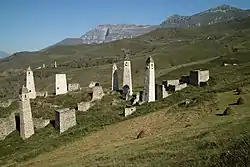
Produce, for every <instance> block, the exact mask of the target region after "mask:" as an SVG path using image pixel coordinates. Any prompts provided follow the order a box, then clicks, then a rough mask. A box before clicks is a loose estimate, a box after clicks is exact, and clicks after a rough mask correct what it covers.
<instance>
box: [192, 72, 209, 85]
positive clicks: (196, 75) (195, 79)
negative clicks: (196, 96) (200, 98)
mask: <svg viewBox="0 0 250 167" xmlns="http://www.w3.org/2000/svg"><path fill="white" fill-rule="evenodd" d="M208 80H209V70H192V71H190V75H189V84H191V85H194V86H199V85H200V83H201V82H207V81H208Z"/></svg>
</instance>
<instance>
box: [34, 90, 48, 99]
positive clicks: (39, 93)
mask: <svg viewBox="0 0 250 167" xmlns="http://www.w3.org/2000/svg"><path fill="white" fill-rule="evenodd" d="M36 96H38V97H45V98H46V97H47V96H48V92H47V91H44V92H36Z"/></svg>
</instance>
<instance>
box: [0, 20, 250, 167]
mask: <svg viewBox="0 0 250 167" xmlns="http://www.w3.org/2000/svg"><path fill="white" fill-rule="evenodd" d="M249 23H250V22H249V20H246V21H241V23H232V24H229V25H224V24H223V25H214V26H209V27H205V28H199V29H196V31H195V29H192V30H191V29H180V30H179V29H176V30H171V29H158V30H156V31H154V32H151V33H149V34H147V35H145V36H142V37H140V38H137V39H132V40H131V41H129V40H124V41H117V42H114V43H111V44H110V46H112V45H113V47H114V48H113V52H114V54H115V53H116V52H115V49H117V52H119V51H120V49H121V48H122V47H124V46H125V45H122V44H121V43H126V42H127V45H126V46H128V45H131V47H133V48H134V50H136V48H137V47H136V45H138V47H141V46H145V48H144V49H142V50H140V51H135V52H136V53H137V54H136V55H135V56H134V57H133V58H132V68H133V69H132V70H133V74H134V75H133V83H134V84H135V86H134V87H135V88H138V87H141V86H142V85H143V82H142V81H143V77H144V76H143V70H144V64H145V62H144V61H145V59H146V57H147V56H149V55H152V56H153V58H154V60H155V63H156V76H157V82H160V81H162V80H163V79H171V78H177V77H178V78H179V77H180V76H181V75H185V74H187V73H188V71H189V70H191V69H197V68H207V69H209V70H210V73H211V79H210V82H209V86H206V87H202V88H198V87H192V86H189V87H188V88H187V89H184V90H183V91H181V92H179V93H174V94H173V95H172V96H170V97H168V98H166V99H164V100H162V101H157V102H154V103H150V104H145V105H142V106H139V107H138V108H137V111H136V112H135V113H134V114H133V115H131V116H130V117H128V118H124V117H123V116H121V115H120V114H121V113H122V112H123V108H124V106H125V104H124V103H121V104H119V105H118V106H112V105H111V101H112V100H113V99H114V98H119V95H118V94H114V95H107V96H105V98H104V99H103V100H102V101H101V102H99V103H98V104H97V105H96V106H94V107H93V108H92V109H90V111H89V112H77V126H75V127H74V128H71V129H70V130H68V131H66V132H65V133H63V134H59V133H58V132H57V131H56V130H55V129H54V128H53V126H52V125H49V126H47V127H46V128H44V129H41V130H38V131H36V133H35V134H34V135H33V136H32V137H31V138H30V139H28V140H26V141H23V140H21V138H20V137H19V133H18V132H17V131H16V132H13V133H12V134H11V135H10V136H8V137H7V138H6V139H5V140H4V141H1V142H0V150H1V151H0V165H1V166H2V165H7V164H12V165H15V164H20V163H21V164H22V165H23V166H48V165H51V166H63V165H64V166H69V165H72V166H81V165H83V166H98V165H104V166H225V167H226V166H227V167H228V166H237V165H238V166H244V165H245V166H246V165H249V161H247V160H248V159H249V151H250V147H249V145H250V141H249V137H250V133H249V127H250V126H249V123H250V122H249V116H250V115H249V112H248V109H249V107H250V106H249V104H248V101H249V100H250V94H249V93H250V92H249V91H250V86H249V85H250V73H249V70H250V57H249V54H250V46H249V42H250V41H249V39H250V38H249V34H248V33H245V32H248V31H249V29H248V28H249V27H250V26H248V27H247V25H249ZM242 25H245V26H242ZM237 27H238V28H237ZM222 30H223V33H221V31H222ZM170 31H171V32H172V33H169V32H170ZM211 38H212V39H211ZM151 40H152V41H151ZM150 42H151V43H150ZM225 45H227V46H225ZM146 46H149V47H148V48H147V47H146ZM83 47H85V46H83ZM102 47H103V48H105V49H107V52H105V53H107V54H108V53H109V52H108V51H109V49H110V48H108V46H107V44H103V45H97V46H93V48H95V49H97V48H99V49H100V48H102ZM119 47H120V48H119ZM151 47H155V49H154V50H153V51H150V52H149V49H151ZM93 48H92V47H90V48H88V49H93ZM111 48H112V47H111ZM86 50H87V49H86ZM97 50H98V49H97ZM99 51H100V50H99ZM144 51H147V53H143V52H144ZM53 52H55V51H53ZM89 53H92V54H94V53H96V52H95V50H94V49H93V50H92V52H89ZM106 56H107V57H108V56H109V55H106ZM38 57H40V56H38ZM96 57H98V55H97V56H96ZM100 57H101V56H100ZM13 59H15V58H13ZM60 59H61V58H60ZM100 59H101V58H100ZM58 60H59V59H58ZM61 60H62V59H61ZM65 60H66V59H65ZM12 62H14V60H13V61H12ZM223 62H227V63H230V64H233V63H237V66H233V65H230V66H222V63H223ZM97 67H98V68H97ZM118 67H119V68H120V69H122V62H119V63H118ZM55 70H57V71H55ZM58 71H62V72H65V73H67V75H68V76H69V77H70V79H71V82H73V81H74V82H75V81H78V82H80V83H81V84H82V85H88V84H89V81H91V80H98V81H99V82H101V84H102V85H104V87H108V86H109V84H110V73H111V64H103V65H99V66H96V67H86V68H68V67H61V68H57V69H51V68H47V69H44V70H41V71H39V70H37V71H35V75H36V76H38V75H40V78H39V77H36V82H38V79H37V78H39V81H40V83H39V84H38V89H39V88H40V89H51V90H52V88H53V84H52V81H53V75H54V73H55V72H58ZM120 74H121V70H120ZM12 78H13V79H14V78H15V76H12ZM121 78H122V77H121V76H120V80H121ZM1 79H2V80H1V83H2V84H3V83H4V82H5V79H6V78H4V77H3V78H1ZM50 82H51V84H49V83H50ZM4 85H5V84H3V86H4ZM8 86H9V85H8ZM12 86H13V87H14V85H12ZM239 87H243V88H244V92H245V93H244V94H241V95H237V94H236V92H235V89H236V88H239ZM239 97H244V98H245V100H246V103H245V104H242V105H233V103H235V102H236V101H237V99H238V98H239ZM88 98H89V96H88V90H83V91H82V92H76V93H70V94H67V95H63V96H57V97H54V98H53V97H50V98H47V99H36V100H32V109H33V115H34V116H35V117H43V118H48V119H51V120H53V119H54V108H50V107H49V106H50V105H51V104H56V105H61V107H74V106H75V105H76V103H77V102H79V101H82V100H87V99H88ZM187 98H188V99H196V100H195V102H194V103H193V104H192V105H189V106H185V105H184V106H183V105H181V103H182V102H183V101H184V100H185V99H187ZM227 107H231V110H232V111H231V114H230V115H228V116H219V115H220V114H221V113H223V112H224V110H225V109H226V108H227ZM12 109H13V106H12ZM6 112H7V111H6ZM216 114H217V115H216ZM141 130H145V131H146V136H145V138H142V139H138V140H136V136H137V134H138V133H139V132H140V131H141ZM24 161H26V162H24Z"/></svg>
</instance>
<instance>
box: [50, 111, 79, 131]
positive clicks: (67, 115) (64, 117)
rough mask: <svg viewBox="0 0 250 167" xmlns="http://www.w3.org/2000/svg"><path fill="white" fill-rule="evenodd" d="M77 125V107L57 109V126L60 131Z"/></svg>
mask: <svg viewBox="0 0 250 167" xmlns="http://www.w3.org/2000/svg"><path fill="white" fill-rule="evenodd" d="M75 125H76V114H75V109H69V108H64V109H60V110H56V119H55V128H56V129H58V130H59V132H60V133H63V132H65V131H66V130H68V129H69V128H71V127H73V126H75Z"/></svg>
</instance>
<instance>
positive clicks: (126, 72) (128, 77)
mask: <svg viewBox="0 0 250 167" xmlns="http://www.w3.org/2000/svg"><path fill="white" fill-rule="evenodd" d="M123 65H124V67H123V84H122V87H124V86H126V85H127V86H128V87H129V92H130V93H129V95H130V96H132V94H133V89H132V74H131V63H130V60H129V57H128V55H126V56H125V60H124V63H123Z"/></svg>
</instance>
